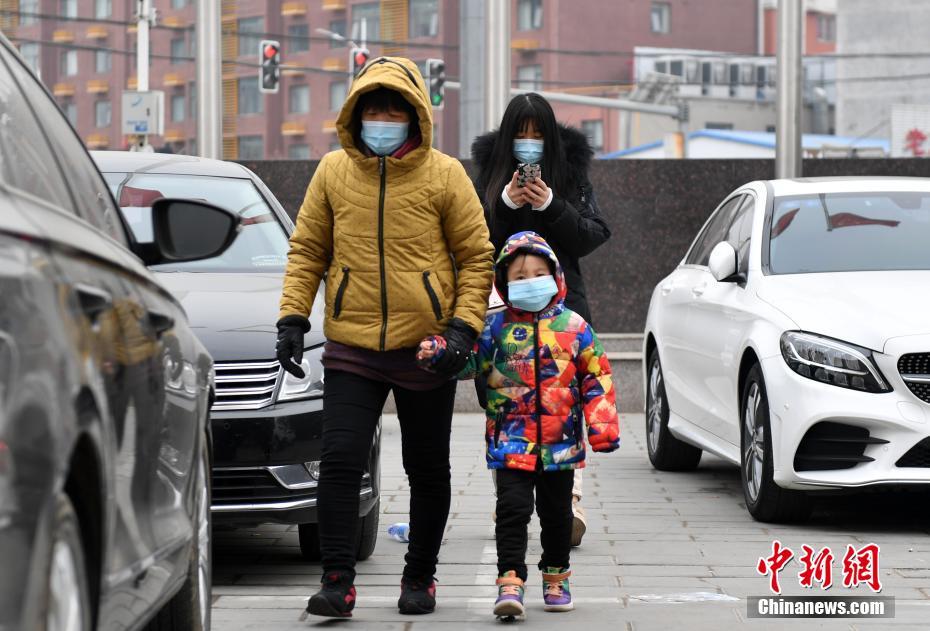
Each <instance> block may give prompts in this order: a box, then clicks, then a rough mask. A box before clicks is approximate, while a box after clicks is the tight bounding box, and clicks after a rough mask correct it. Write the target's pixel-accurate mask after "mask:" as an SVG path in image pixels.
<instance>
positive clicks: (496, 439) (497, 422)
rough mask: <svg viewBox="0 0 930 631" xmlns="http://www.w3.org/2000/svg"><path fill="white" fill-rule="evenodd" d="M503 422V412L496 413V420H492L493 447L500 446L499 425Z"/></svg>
mask: <svg viewBox="0 0 930 631" xmlns="http://www.w3.org/2000/svg"><path fill="white" fill-rule="evenodd" d="M503 420H504V410H498V411H497V418H496V419H494V447H495V448H497V447H498V446H499V445H500V435H501V423H502V422H503Z"/></svg>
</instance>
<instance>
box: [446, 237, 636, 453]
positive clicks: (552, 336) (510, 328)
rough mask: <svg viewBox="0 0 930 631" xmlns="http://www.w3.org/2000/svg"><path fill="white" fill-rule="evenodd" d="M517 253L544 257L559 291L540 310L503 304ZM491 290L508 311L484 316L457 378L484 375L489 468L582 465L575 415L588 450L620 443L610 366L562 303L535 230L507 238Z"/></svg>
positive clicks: (561, 283) (562, 289) (560, 280)
mask: <svg viewBox="0 0 930 631" xmlns="http://www.w3.org/2000/svg"><path fill="white" fill-rule="evenodd" d="M521 252H526V253H532V254H538V255H541V256H544V257H546V258H548V259H549V260H550V261H552V262H553V264H554V266H555V270H556V273H555V280H556V284H557V286H558V288H559V291H558V294H556V296H555V297H554V298H553V299H552V302H550V303H549V306H548V307H546V308H545V309H543V310H542V311H540V312H539V313H528V312H526V311H521V310H519V309H516V308H514V307H513V306H511V305H510V303H509V300H508V297H507V262H508V260H509V259H511V258H513V257H514V256H515V255H517V254H518V253H521ZM495 273H496V286H497V288H498V291H499V293H500V295H501V297H502V298H503V300H504V301H505V302H507V305H508V308H507V309H506V310H504V311H501V312H499V313H495V314H492V315H489V316H488V317H487V320H486V325H485V328H484V332H483V333H482V335H481V337H480V338H479V340H478V342H477V344H476V346H475V351H474V352H473V353H472V355H471V357H470V359H469V363H468V366H466V368H465V370H464V371H463V372H462V373H461V374H460V375H459V377H460V378H472V377H474V376H475V375H477V374H486V375H487V376H488V407H487V410H486V414H487V431H486V439H487V443H488V451H487V461H488V468H490V469H504V468H507V469H522V470H525V471H535V470H537V468H539V464H538V462H537V458H540V457H541V458H542V467H541V468H542V469H543V470H545V471H558V470H564V469H580V468H582V467H584V460H585V445H584V429H583V428H582V416H584V419H585V421H587V430H588V431H587V434H588V442H589V443H590V444H591V447H592V448H593V449H594V451H613V450H614V449H616V448H617V447H618V446H619V442H620V441H619V423H618V420H617V404H616V393H615V390H614V386H613V381H612V380H611V374H610V363H609V362H608V360H607V355H606V354H605V353H604V349H603V347H602V346H601V344H600V342H599V341H598V339H597V337H596V336H595V334H594V330H593V329H592V328H591V327H590V326H589V325H588V323H587V322H585V320H584V319H583V318H582V317H581V316H579V315H578V314H577V313H575V312H574V311H571V310H570V309H568V308H567V307H565V305H564V298H565V294H566V291H567V289H566V286H565V278H564V276H563V274H562V268H561V266H560V265H559V261H558V259H557V258H556V256H555V254H554V253H553V251H552V248H550V247H549V244H548V243H546V241H545V240H544V239H543V238H542V237H540V236H539V235H538V234H536V233H535V232H520V233H518V234H515V235H513V236H512V237H510V239H508V240H507V243H506V245H505V246H504V248H503V249H502V250H501V254H500V256H499V257H498V259H497V266H496V271H495Z"/></svg>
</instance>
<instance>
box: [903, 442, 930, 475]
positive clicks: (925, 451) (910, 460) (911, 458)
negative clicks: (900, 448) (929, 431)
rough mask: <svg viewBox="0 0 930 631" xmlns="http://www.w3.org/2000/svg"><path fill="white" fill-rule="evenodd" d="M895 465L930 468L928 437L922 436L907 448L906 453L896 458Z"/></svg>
mask: <svg viewBox="0 0 930 631" xmlns="http://www.w3.org/2000/svg"><path fill="white" fill-rule="evenodd" d="M895 466H897V467H920V468H930V438H924V439H923V440H922V441H920V442H919V443H917V444H916V445H914V446H913V447H911V448H910V449H908V450H907V453H906V454H904V455H903V456H901V457H900V458H898V461H897V462H896V463H895Z"/></svg>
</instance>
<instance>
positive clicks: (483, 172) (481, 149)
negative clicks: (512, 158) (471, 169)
mask: <svg viewBox="0 0 930 631" xmlns="http://www.w3.org/2000/svg"><path fill="white" fill-rule="evenodd" d="M558 127H559V136H560V137H561V140H562V151H563V152H564V153H565V167H566V168H567V169H568V184H569V186H570V188H571V190H572V191H577V190H578V187H580V186H581V185H582V184H583V183H584V182H586V181H587V179H588V168H589V167H590V166H591V160H592V158H593V157H594V150H593V149H591V145H590V144H588V139H587V137H586V136H585V135H584V132H582V131H581V130H580V129H576V128H575V127H569V126H568V125H563V124H562V123H558ZM499 133H500V130H498V129H495V130H494V131H491V132H488V133H486V134H483V135H481V136H478V137H477V138H475V141H474V142H473V143H472V145H471V159H472V162H473V163H474V165H475V181H476V183H477V184H478V186H479V188H482V189H483V188H484V187H485V185H486V184H487V179H488V169H489V168H490V166H491V165H490V161H491V154H492V153H493V151H494V143H495V141H496V140H497V138H498V135H499ZM563 194H564V193H563Z"/></svg>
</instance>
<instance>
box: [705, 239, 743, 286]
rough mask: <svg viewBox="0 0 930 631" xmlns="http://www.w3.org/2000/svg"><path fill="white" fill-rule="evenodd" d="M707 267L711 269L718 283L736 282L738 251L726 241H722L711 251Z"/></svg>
mask: <svg viewBox="0 0 930 631" xmlns="http://www.w3.org/2000/svg"><path fill="white" fill-rule="evenodd" d="M707 267H709V268H710V273H711V274H712V275H713V277H714V279H715V280H717V281H718V282H726V281H732V280H736V278H735V277H736V270H737V254H736V249H735V248H734V247H733V246H732V245H730V244H729V243H727V242H726V241H721V242H720V243H718V244H717V245H715V246H714V249H713V250H711V251H710V258H709V259H708V260H707Z"/></svg>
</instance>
